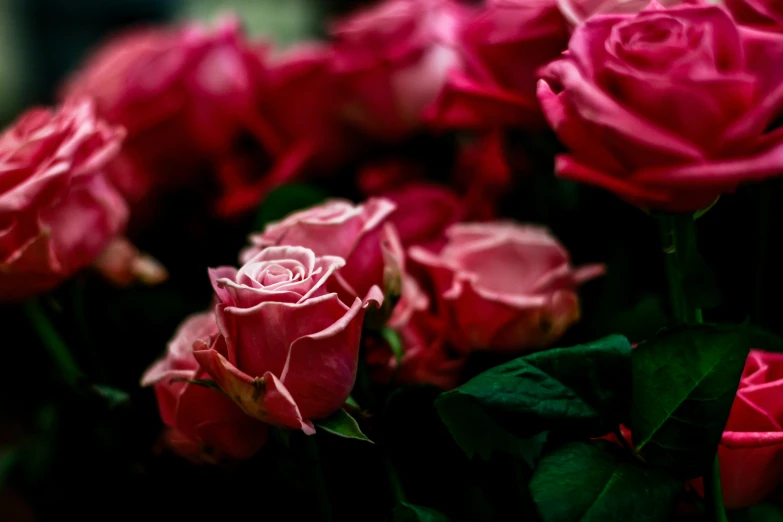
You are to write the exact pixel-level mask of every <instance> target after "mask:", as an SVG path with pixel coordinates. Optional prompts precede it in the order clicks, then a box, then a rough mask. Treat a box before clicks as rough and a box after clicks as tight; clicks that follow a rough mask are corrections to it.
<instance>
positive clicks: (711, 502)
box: [659, 214, 728, 522]
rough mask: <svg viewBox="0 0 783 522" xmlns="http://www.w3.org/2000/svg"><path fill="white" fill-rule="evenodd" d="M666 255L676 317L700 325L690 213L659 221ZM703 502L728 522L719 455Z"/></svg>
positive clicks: (716, 516) (707, 480)
mask: <svg viewBox="0 0 783 522" xmlns="http://www.w3.org/2000/svg"><path fill="white" fill-rule="evenodd" d="M659 223H660V226H661V239H662V245H663V252H664V255H665V256H666V273H667V277H668V280H669V292H670V298H671V302H672V312H673V314H674V316H675V317H676V318H677V319H678V320H680V321H682V322H686V323H701V322H702V320H703V317H702V312H701V309H700V308H696V307H694V306H692V305H691V304H690V303H689V302H688V296H687V294H686V292H685V285H684V283H685V276H684V272H685V266H684V264H685V263H684V261H685V259H684V256H685V255H686V253H687V252H689V251H695V250H696V249H697V246H696V224H695V222H694V219H693V216H691V215H690V214H678V215H669V216H662V217H660V218H659ZM704 499H705V502H706V504H707V509H708V512H709V513H710V515H711V518H712V520H715V521H716V522H727V521H728V519H727V517H726V508H725V507H724V505H723V494H722V492H721V485H720V466H719V464H718V455H717V453H716V454H715V458H714V460H713V464H712V469H711V470H710V471H709V472H708V473H706V474H705V476H704Z"/></svg>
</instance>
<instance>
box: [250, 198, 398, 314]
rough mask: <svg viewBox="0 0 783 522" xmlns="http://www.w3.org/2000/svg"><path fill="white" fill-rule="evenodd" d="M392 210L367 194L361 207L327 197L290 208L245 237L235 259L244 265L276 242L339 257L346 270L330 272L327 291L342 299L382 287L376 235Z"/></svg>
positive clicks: (378, 236)
mask: <svg viewBox="0 0 783 522" xmlns="http://www.w3.org/2000/svg"><path fill="white" fill-rule="evenodd" d="M394 209H395V206H394V204H393V203H392V202H391V201H389V200H387V199H383V198H371V199H368V200H367V201H366V202H365V203H363V204H361V205H354V204H352V203H350V202H349V201H345V200H339V199H333V200H330V201H327V202H325V203H322V204H320V205H316V206H314V207H311V208H308V209H305V210H301V211H299V212H294V213H293V214H291V215H289V216H288V217H286V218H285V219H283V220H282V221H279V222H276V223H269V224H268V225H267V226H266V228H265V229H264V231H263V232H262V233H260V234H256V235H252V236H250V241H251V243H252V244H253V246H251V247H250V248H248V249H246V250H245V251H243V252H242V254H241V261H242V262H243V263H247V262H248V261H249V260H250V259H251V258H253V257H255V256H256V255H257V254H258V253H259V252H261V251H263V250H264V249H265V248H268V247H270V246H280V245H290V246H301V247H305V248H308V249H310V250H312V251H313V252H314V253H315V255H317V256H336V257H339V258H342V259H344V260H345V264H346V269H345V270H342V271H340V272H339V273H337V274H335V277H334V278H333V279H332V280H331V283H330V284H331V288H330V290H334V291H340V292H341V294H342V295H343V297H344V299H345V300H346V302H347V300H348V297H346V296H351V297H363V296H365V295H367V293H368V292H369V291H370V288H372V287H373V286H379V287H381V288H383V287H384V268H385V266H386V263H385V260H384V256H383V252H382V250H381V236H382V234H383V233H384V223H385V222H386V221H387V220H388V218H389V216H390V215H391V214H392V212H394Z"/></svg>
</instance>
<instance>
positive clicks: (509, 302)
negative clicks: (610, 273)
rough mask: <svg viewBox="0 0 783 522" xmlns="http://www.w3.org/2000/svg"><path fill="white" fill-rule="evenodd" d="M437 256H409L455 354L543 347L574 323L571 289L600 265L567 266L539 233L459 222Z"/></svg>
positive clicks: (559, 250)
mask: <svg viewBox="0 0 783 522" xmlns="http://www.w3.org/2000/svg"><path fill="white" fill-rule="evenodd" d="M446 234H447V236H448V239H449V241H448V243H447V244H446V246H445V248H444V249H443V250H442V251H441V252H440V253H437V254H436V253H433V252H431V251H427V250H424V249H423V248H416V247H414V248H412V249H411V250H410V252H409V253H410V257H411V260H412V261H413V262H414V263H415V264H417V265H419V267H421V268H422V269H424V270H426V271H427V273H428V275H429V278H430V280H431V283H432V285H433V286H434V288H435V291H436V292H437V298H438V308H439V309H440V310H441V311H442V312H441V313H442V315H443V316H444V317H445V318H446V319H447V320H448V322H449V323H448V331H449V335H450V340H451V341H452V343H453V344H454V346H455V347H456V348H458V349H459V350H461V351H465V352H466V351H471V350H494V351H505V352H516V351H523V350H529V349H534V348H542V347H545V346H547V345H549V344H551V343H553V342H554V341H556V340H557V339H558V338H559V337H560V336H561V335H562V334H563V332H565V330H566V329H567V328H568V327H569V326H570V325H571V324H572V323H574V322H575V321H577V320H578V319H579V316H580V309H579V298H578V297H577V295H576V287H577V286H578V285H579V284H581V283H583V282H585V281H587V280H588V279H592V278H594V277H596V276H598V275H600V274H602V273H603V271H604V268H603V266H602V265H589V266H585V267H582V268H579V269H574V268H572V267H571V263H570V260H569V256H568V253H567V252H566V250H565V249H564V248H563V246H562V245H561V244H560V243H559V242H558V241H557V240H556V239H555V238H553V237H552V236H551V235H550V234H549V232H548V231H547V230H546V229H543V228H538V227H533V226H523V225H519V224H516V223H513V222H494V223H463V224H457V225H453V226H452V227H451V228H449V229H448V230H447V232H446Z"/></svg>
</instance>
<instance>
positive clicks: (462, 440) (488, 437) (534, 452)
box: [435, 394, 547, 467]
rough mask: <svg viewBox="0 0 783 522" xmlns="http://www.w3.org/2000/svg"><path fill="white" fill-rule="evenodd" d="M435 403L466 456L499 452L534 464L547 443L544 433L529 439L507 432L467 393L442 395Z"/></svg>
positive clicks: (531, 464)
mask: <svg viewBox="0 0 783 522" xmlns="http://www.w3.org/2000/svg"><path fill="white" fill-rule="evenodd" d="M435 406H436V408H437V410H438V414H439V415H440V418H441V420H442V421H443V423H444V424H445V425H446V427H447V428H448V429H449V432H451V435H452V437H454V441H455V442H456V443H457V445H458V446H459V447H460V448H462V451H464V452H465V454H466V455H467V456H468V458H469V459H472V458H473V456H474V455H476V454H478V455H480V456H481V458H482V459H484V460H489V459H490V457H492V453H493V452H495V451H501V452H504V453H509V454H511V455H514V456H517V457H521V458H522V459H524V460H525V462H527V464H528V465H529V466H530V467H533V466H534V465H535V462H536V460H537V459H538V456H539V455H540V453H541V449H542V448H543V446H544V444H545V443H546V439H547V432H542V433H539V434H537V435H535V436H533V437H530V438H521V437H518V436H516V435H514V434H512V433H510V432H509V431H507V430H506V429H504V428H503V427H501V426H500V425H499V424H498V423H497V422H496V421H495V419H493V418H492V416H490V415H489V414H488V413H487V412H486V411H484V409H483V408H482V407H481V404H479V403H478V402H477V401H476V400H475V399H474V398H472V397H470V396H459V395H450V396H448V394H443V395H441V397H439V398H438V400H437V401H436V402H435Z"/></svg>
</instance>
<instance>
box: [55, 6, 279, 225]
mask: <svg viewBox="0 0 783 522" xmlns="http://www.w3.org/2000/svg"><path fill="white" fill-rule="evenodd" d="M262 67H263V61H262V49H254V48H252V47H251V46H250V45H249V44H248V43H247V42H245V41H244V38H243V35H242V32H241V29H240V28H239V25H238V23H237V22H236V21H235V20H233V19H227V20H225V21H224V22H222V23H221V24H220V25H219V26H218V27H217V28H215V29H214V30H211V29H208V28H206V27H203V26H201V25H198V24H189V25H184V26H180V27H174V28H156V29H144V30H137V31H135V32H131V33H128V34H126V35H123V36H120V37H118V38H116V39H114V40H112V41H110V42H109V43H108V44H106V45H105V46H104V47H103V48H101V49H99V50H98V52H97V53H96V54H95V55H94V56H92V57H91V58H90V59H89V60H88V61H87V63H86V64H85V66H84V67H83V69H82V70H81V71H79V72H78V73H77V74H76V75H75V76H74V77H72V78H71V79H70V80H69V82H68V83H67V85H66V86H65V88H64V90H63V93H64V96H74V95H78V96H89V97H91V98H93V99H95V101H96V106H97V111H98V114H99V115H101V117H103V118H105V119H106V120H107V121H109V122H111V123H115V124H119V125H122V126H123V127H125V128H126V129H127V132H128V138H127V142H126V146H125V148H124V150H123V155H122V159H123V162H122V163H120V164H118V165H117V167H116V168H114V169H112V173H111V174H112V179H113V181H114V183H115V184H116V185H117V186H118V187H119V188H120V189H121V190H122V191H123V192H124V194H125V195H126V197H128V198H129V199H130V200H131V201H133V202H136V201H139V200H141V199H143V198H145V197H146V196H148V194H149V193H150V192H152V191H155V190H157V189H159V188H161V187H163V188H165V187H172V186H175V187H176V186H180V185H182V184H196V183H201V184H208V183H209V182H212V183H213V184H216V185H220V187H219V190H220V194H219V197H232V196H233V194H234V193H235V192H236V191H241V189H242V188H243V187H244V185H246V184H248V183H250V181H248V180H247V179H246V178H248V177H251V178H253V177H257V176H259V174H258V173H259V172H264V169H263V168H262V167H265V166H266V163H268V158H267V157H266V154H265V151H259V153H258V154H260V155H261V156H262V157H260V158H256V161H255V162H252V161H250V160H251V158H249V157H248V153H247V151H246V150H244V148H247V147H246V146H243V145H242V143H241V141H242V140H247V137H248V136H249V135H250V134H251V133H250V132H249V131H248V130H247V129H246V122H245V120H246V118H248V115H250V114H253V112H254V111H255V109H256V101H257V100H256V91H255V86H254V84H253V81H254V79H255V78H256V77H257V76H258V75H259V72H258V70H259V69H260V68H262ZM243 147H244V148H243ZM257 148H259V149H260V148H261V147H260V146H258V147H257ZM248 162H250V165H248V164H247V163H248ZM259 163H261V165H259ZM205 172H206V173H209V174H210V175H211V176H213V178H214V179H200V177H199V176H201V175H203V174H204V173H205ZM253 181H254V182H255V181H256V180H255V179H253ZM256 203H257V202H256ZM217 204H218V205H219V206H222V207H223V208H221V212H222V213H224V214H230V213H236V212H240V211H243V210H245V207H239V206H237V207H236V208H234V207H231V206H230V205H227V204H226V203H221V202H220V201H218V203H217Z"/></svg>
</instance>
